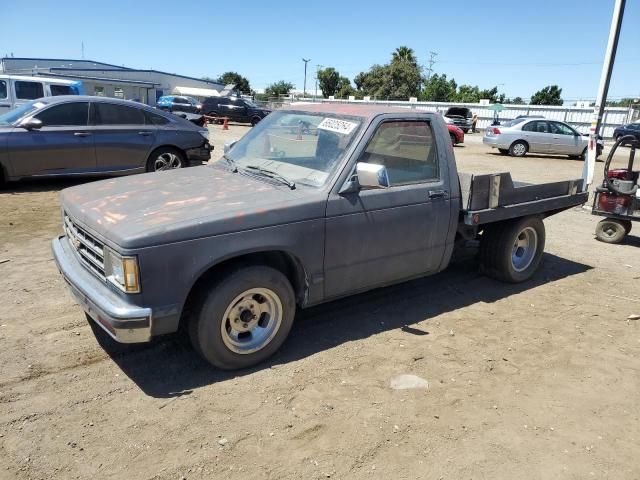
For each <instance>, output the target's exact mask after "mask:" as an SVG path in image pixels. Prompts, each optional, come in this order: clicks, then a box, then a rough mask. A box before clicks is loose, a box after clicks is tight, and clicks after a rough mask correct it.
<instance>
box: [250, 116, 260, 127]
mask: <svg viewBox="0 0 640 480" xmlns="http://www.w3.org/2000/svg"><path fill="white" fill-rule="evenodd" d="M260 120H262V119H261V118H260V117H258V116H255V117H252V118H251V126H252V127H255V126H256V125H257V124H258V123H260Z"/></svg>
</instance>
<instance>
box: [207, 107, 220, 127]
mask: <svg viewBox="0 0 640 480" xmlns="http://www.w3.org/2000/svg"><path fill="white" fill-rule="evenodd" d="M207 115H208V116H210V117H216V119H215V120H212V122H213V123H215V124H216V125H220V124H222V123H223V120H219V119H218V118H217V117H219V116H220V114H219V113H218V112H216V111H215V110H211V111H210V112H208V113H207Z"/></svg>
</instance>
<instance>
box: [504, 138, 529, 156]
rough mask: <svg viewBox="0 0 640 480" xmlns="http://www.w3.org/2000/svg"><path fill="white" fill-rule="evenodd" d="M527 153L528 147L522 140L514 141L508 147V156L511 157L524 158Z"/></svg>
mask: <svg viewBox="0 0 640 480" xmlns="http://www.w3.org/2000/svg"><path fill="white" fill-rule="evenodd" d="M528 151H529V146H528V145H527V143H526V142H523V141H522V140H516V141H515V142H513V143H512V144H511V146H510V147H509V155H511V156H512V157H524V156H525V155H526V154H527V152H528Z"/></svg>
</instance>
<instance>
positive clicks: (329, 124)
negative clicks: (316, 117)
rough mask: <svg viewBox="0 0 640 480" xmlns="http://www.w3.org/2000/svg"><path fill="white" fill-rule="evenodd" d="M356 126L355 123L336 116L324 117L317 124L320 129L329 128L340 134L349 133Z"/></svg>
mask: <svg viewBox="0 0 640 480" xmlns="http://www.w3.org/2000/svg"><path fill="white" fill-rule="evenodd" d="M357 126H358V124H357V123H354V122H347V121H345V120H338V119H337V118H325V119H324V120H322V121H321V122H320V123H319V124H318V128H319V129H320V130H329V131H330V132H336V133H339V134H341V135H349V134H350V133H351V132H353V129H354V128H356V127H357Z"/></svg>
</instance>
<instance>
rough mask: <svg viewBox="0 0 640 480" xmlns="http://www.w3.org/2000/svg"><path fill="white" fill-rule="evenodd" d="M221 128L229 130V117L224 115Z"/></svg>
mask: <svg viewBox="0 0 640 480" xmlns="http://www.w3.org/2000/svg"><path fill="white" fill-rule="evenodd" d="M222 129H223V130H229V119H228V118H227V117H224V123H223V124H222Z"/></svg>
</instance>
